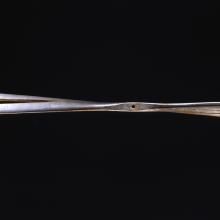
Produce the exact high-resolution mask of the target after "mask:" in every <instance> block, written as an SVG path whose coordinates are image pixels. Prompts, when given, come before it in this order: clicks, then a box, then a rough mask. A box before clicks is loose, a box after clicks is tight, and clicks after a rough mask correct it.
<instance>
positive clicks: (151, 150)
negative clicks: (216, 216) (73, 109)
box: [0, 0, 220, 219]
mask: <svg viewBox="0 0 220 220" xmlns="http://www.w3.org/2000/svg"><path fill="white" fill-rule="evenodd" d="M147 2H148V1H147ZM149 2H150V1H149ZM0 8H1V43H0V45H1V49H0V51H1V53H0V54H1V60H0V64H1V65H0V68H1V70H0V71H1V75H0V76H1V80H0V90H1V93H12V94H26V95H37V96H48V97H62V98H72V99H82V100H94V101H149V102H192V101H219V100H220V93H219V81H218V75H219V70H220V67H219V49H220V46H219V8H218V7H217V6H216V5H207V2H206V3H203V2H200V3H199V4H195V5H193V4H192V3H191V4H187V3H181V4H180V3H176V1H175V2H169V3H168V2H167V1H163V2H157V3H145V4H143V3H137V2H136V3H134V2H128V1H125V0H117V1H107V2H105V1H95V2H94V1H88V2H87V1H80V3H79V2H78V3H73V1H69V2H68V1H60V2H58V3H56V2H53V3H51V4H49V3H45V1H29V3H21V2H20V1H19V2H17V3H15V4H11V3H1V6H0ZM219 127H220V121H219V119H218V118H212V117H200V116H184V115H177V114H165V113H155V114H153V113H149V114H129V113H56V114H44V115H23V116H1V117H0V132H1V142H0V143H1V144H0V149H1V153H0V155H1V169H0V170H1V174H0V177H1V182H2V183H3V187H2V189H1V190H2V191H3V192H4V195H5V196H4V197H3V204H5V205H9V206H11V207H15V208H47V209H57V208H60V207H68V208H70V210H71V213H72V215H73V216H76V213H78V212H80V214H81V215H82V216H83V215H86V214H89V215H90V216H102V218H104V219H105V218H106V217H107V216H115V215H116V212H117V211H120V215H121V216H124V215H126V214H128V215H133V216H134V217H136V218H137V216H138V215H144V217H146V218H147V217H148V218H149V219H164V217H172V216H173V217H178V219H208V218H209V217H210V216H211V215H212V214H213V211H214V209H215V204H212V203H211V201H213V200H214V198H215V196H217V195H216V190H217V188H218V185H219V181H218V174H219V159H218V154H217V152H218V148H219Z"/></svg>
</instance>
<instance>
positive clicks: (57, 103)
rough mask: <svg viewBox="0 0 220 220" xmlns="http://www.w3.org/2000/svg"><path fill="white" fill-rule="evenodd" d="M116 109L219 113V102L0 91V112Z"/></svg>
mask: <svg viewBox="0 0 220 220" xmlns="http://www.w3.org/2000/svg"><path fill="white" fill-rule="evenodd" d="M80 111H116V112H172V113H182V114H194V115H207V116H216V117H220V102H195V103H148V102H115V103H102V102H91V101H81V100H69V99H58V98H46V97H35V96H24V95H9V94H0V115H3V114H22V113H47V112H80Z"/></svg>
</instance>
